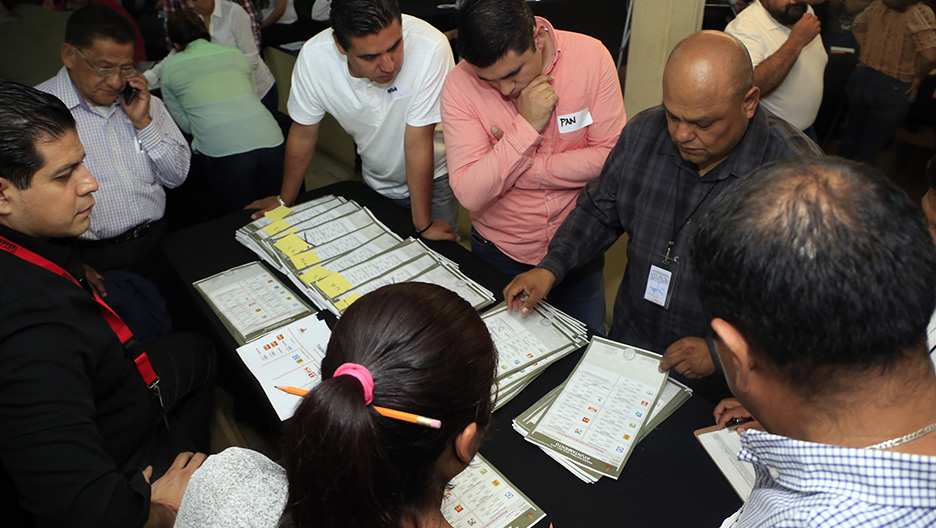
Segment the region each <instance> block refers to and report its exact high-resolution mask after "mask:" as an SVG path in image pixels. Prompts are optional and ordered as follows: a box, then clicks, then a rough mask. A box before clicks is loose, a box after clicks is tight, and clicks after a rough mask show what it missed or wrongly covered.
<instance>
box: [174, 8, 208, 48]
mask: <svg viewBox="0 0 936 528" xmlns="http://www.w3.org/2000/svg"><path fill="white" fill-rule="evenodd" d="M166 33H167V34H168V36H169V40H170V41H171V42H172V43H173V44H178V45H179V47H181V48H182V49H183V50H184V49H185V48H186V47H187V46H188V45H189V43H191V42H194V41H196V40H198V39H205V40H207V41H211V34H210V33H208V28H206V27H205V22H204V21H202V19H201V17H200V16H198V14H197V13H195V12H194V11H192V10H191V9H186V10H184V11H176V12H175V13H173V14H172V16H171V17H169V22H167V23H166Z"/></svg>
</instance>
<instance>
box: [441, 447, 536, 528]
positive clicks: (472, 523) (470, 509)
mask: <svg viewBox="0 0 936 528" xmlns="http://www.w3.org/2000/svg"><path fill="white" fill-rule="evenodd" d="M442 516H443V517H445V520H446V521H448V523H449V524H451V525H452V526H453V528H470V527H474V528H480V527H484V528H527V527H529V526H533V525H534V524H536V523H537V522H539V521H540V519H542V518H543V517H546V513H545V512H543V510H541V509H540V508H539V507H538V506H536V505H535V504H533V502H532V501H531V500H530V499H528V498H527V497H526V495H524V494H523V493H522V492H520V490H518V489H517V488H516V487H515V486H514V485H513V484H512V483H511V482H510V481H508V480H507V479H506V478H504V475H502V474H501V473H500V472H499V471H497V470H496V469H494V466H492V465H491V464H490V463H489V462H488V461H487V460H485V459H484V457H482V456H481V455H480V454H479V455H476V456H475V457H474V459H473V460H472V461H471V464H469V465H468V467H467V468H465V470H464V471H462V472H461V473H459V474H458V475H457V476H456V477H455V478H453V479H452V480H451V481H450V482H449V485H448V487H447V488H446V491H445V495H444V496H443V498H442Z"/></svg>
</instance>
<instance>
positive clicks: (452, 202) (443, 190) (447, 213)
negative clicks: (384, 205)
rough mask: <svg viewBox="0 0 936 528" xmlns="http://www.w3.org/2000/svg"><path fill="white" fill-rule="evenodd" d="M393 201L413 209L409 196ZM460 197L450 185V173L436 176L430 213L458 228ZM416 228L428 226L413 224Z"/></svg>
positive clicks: (453, 227) (435, 217)
mask: <svg viewBox="0 0 936 528" xmlns="http://www.w3.org/2000/svg"><path fill="white" fill-rule="evenodd" d="M391 200H393V203H395V204H397V205H399V206H400V207H403V208H405V209H411V208H412V206H411V204H410V199H409V197H406V198H391ZM458 211H459V209H458V199H457V198H455V193H454V192H453V191H452V186H451V185H449V177H448V174H446V175H445V176H442V177H440V178H436V179H435V181H434V182H433V185H432V210H431V212H430V214H431V215H432V218H433V219H435V220H442V221H443V222H445V223H446V224H448V225H450V226H452V229H455V230H458ZM413 227H415V228H416V229H422V228H424V227H426V226H413Z"/></svg>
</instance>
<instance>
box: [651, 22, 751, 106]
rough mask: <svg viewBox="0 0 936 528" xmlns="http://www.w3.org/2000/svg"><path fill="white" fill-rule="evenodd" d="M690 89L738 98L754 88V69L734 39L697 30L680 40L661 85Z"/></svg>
mask: <svg viewBox="0 0 936 528" xmlns="http://www.w3.org/2000/svg"><path fill="white" fill-rule="evenodd" d="M667 78H669V80H670V81H671V82H673V83H678V84H681V85H684V86H690V87H692V88H693V89H696V90H705V91H714V92H718V93H724V92H725V87H726V86H731V87H732V90H730V92H731V93H732V94H734V95H735V96H736V97H741V96H743V95H744V94H745V93H747V91H748V90H750V89H751V88H753V87H754V67H753V66H752V65H751V55H750V54H748V50H747V48H745V47H744V44H742V43H741V41H739V40H738V39H736V38H735V37H733V36H731V35H729V34H728V33H722V32H721V31H700V32H698V33H694V34H692V35H689V36H688V37H686V38H685V39H683V40H681V41H680V42H679V43H678V44H676V47H674V48H673V51H671V52H670V56H669V58H668V59H667V60H666V69H665V70H663V83H664V84H666V83H667Z"/></svg>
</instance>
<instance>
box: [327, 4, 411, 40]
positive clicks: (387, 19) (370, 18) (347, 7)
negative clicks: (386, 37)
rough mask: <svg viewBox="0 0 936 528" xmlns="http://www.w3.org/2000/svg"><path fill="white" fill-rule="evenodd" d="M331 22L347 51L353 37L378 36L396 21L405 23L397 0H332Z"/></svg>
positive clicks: (336, 36)
mask: <svg viewBox="0 0 936 528" xmlns="http://www.w3.org/2000/svg"><path fill="white" fill-rule="evenodd" d="M329 20H330V22H331V26H332V30H334V32H335V38H336V39H338V44H341V47H342V48H344V49H345V51H347V50H348V49H350V48H351V38H352V37H365V36H367V35H376V34H377V33H380V31H381V30H383V29H384V28H385V27H387V26H389V25H390V24H393V21H394V20H396V21H397V22H399V23H400V24H402V23H403V17H402V15H401V14H400V5H399V4H398V3H397V0H332V3H331V14H330V15H329Z"/></svg>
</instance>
